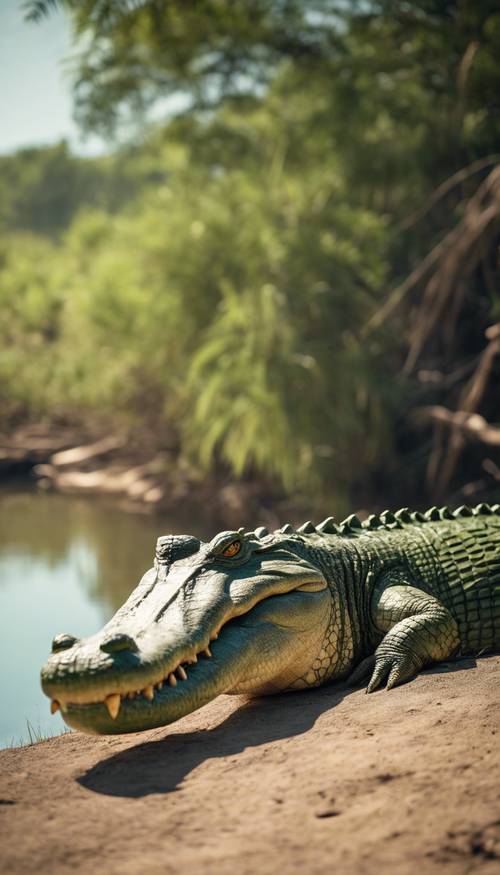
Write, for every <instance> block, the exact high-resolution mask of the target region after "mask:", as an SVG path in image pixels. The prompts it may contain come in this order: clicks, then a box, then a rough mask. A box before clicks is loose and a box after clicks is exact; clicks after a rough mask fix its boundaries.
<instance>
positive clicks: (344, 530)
mask: <svg viewBox="0 0 500 875" xmlns="http://www.w3.org/2000/svg"><path fill="white" fill-rule="evenodd" d="M362 528H363V526H362V523H361V520H360V519H359V517H357V516H356V514H355V513H351V514H350V516H348V517H346V518H345V520H342V522H341V523H340V532H341V534H343V535H349V534H359V533H360V532H361V530H362Z"/></svg>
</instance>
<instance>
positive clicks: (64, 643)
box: [52, 632, 78, 653]
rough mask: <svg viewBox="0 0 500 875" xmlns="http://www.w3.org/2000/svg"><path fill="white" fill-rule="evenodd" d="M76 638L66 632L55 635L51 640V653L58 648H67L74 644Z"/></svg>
mask: <svg viewBox="0 0 500 875" xmlns="http://www.w3.org/2000/svg"><path fill="white" fill-rule="evenodd" d="M77 641H78V638H75V636H74V635H69V634H68V633H67V632H62V633H61V635H56V637H55V638H53V640H52V653H57V652H58V650H68V648H69V647H73V644H76V642H77Z"/></svg>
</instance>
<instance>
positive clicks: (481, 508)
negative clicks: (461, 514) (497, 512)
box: [472, 501, 493, 516]
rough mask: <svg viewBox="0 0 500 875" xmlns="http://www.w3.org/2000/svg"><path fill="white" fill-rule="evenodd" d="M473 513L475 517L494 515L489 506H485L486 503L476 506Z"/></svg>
mask: <svg viewBox="0 0 500 875" xmlns="http://www.w3.org/2000/svg"><path fill="white" fill-rule="evenodd" d="M472 513H473V514H474V515H475V516H482V515H483V514H484V515H490V514H492V513H493V510H492V509H491V507H490V505H489V504H485V502H484V501H482V502H481V503H480V504H476V506H475V507H473V508H472Z"/></svg>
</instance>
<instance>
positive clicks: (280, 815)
mask: <svg viewBox="0 0 500 875" xmlns="http://www.w3.org/2000/svg"><path fill="white" fill-rule="evenodd" d="M499 694H500V656H492V657H488V658H484V659H479V660H477V662H475V661H474V660H465V661H462V662H457V663H449V664H446V665H444V666H438V667H436V668H435V669H433V670H432V671H429V672H426V673H425V674H422V675H420V677H418V678H417V679H416V680H415V681H413V682H412V683H411V684H407V685H406V686H403V687H399V688H397V689H395V690H392V691H391V692H390V693H385V692H378V693H375V694H373V695H371V696H367V695H365V694H364V692H363V691H361V690H360V691H355V692H352V691H347V690H339V688H334V687H330V688H322V689H319V690H315V691H312V692H302V693H296V694H291V695H288V696H280V697H276V698H268V699H260V700H254V701H252V702H246V701H245V700H243V699H241V698H230V697H221V698H220V699H218V700H217V701H215V702H213V703H211V704H210V705H208V706H206V707H205V708H203V709H201V710H200V711H198V712H196V713H195V714H192V715H190V716H189V717H186V718H184V719H183V720H181V721H179V722H178V723H177V724H174V725H173V726H171V727H168V728H165V729H156V730H154V731H151V732H147V733H142V734H139V735H128V736H117V737H110V738H94V737H91V736H85V735H81V734H80V733H71V734H68V735H65V736H62V737H60V738H56V739H52V740H50V741H46V742H42V743H41V744H37V745H35V746H33V747H25V748H19V749H14V750H4V751H1V752H0V775H1V777H0V831H1V832H0V842H1V848H2V850H1V857H0V860H1V862H0V869H1V872H2V875H10V873H16V875H17V873H35V872H36V873H43V875H45V873H48V875H49V873H50V875H63V873H72V875H74V873H102V875H115V873H116V875H118V873H120V875H136V873H147V875H160V873H161V875H170V873H175V875H187V873H189V875H198V873H207V875H208V873H210V875H211V873H214V875H215V873H216V875H226V873H227V875H229V873H230V875H235V873H237V875H247V873H248V875H250V873H251V875H268V873H269V875H270V873H273V875H275V873H279V875H283V873H286V875H289V873H299V872H300V873H301V875H304V873H305V875H309V873H311V875H314V873H329V875H330V873H340V875H351V873H377V875H387V873H391V875H392V873H394V875H406V873H408V875H409V873H411V875H414V873H418V875H426V873H437V872H439V873H440V875H457V873H469V872H471V873H476V872H477V873H482V875H483V873H484V875H490V873H491V875H493V873H495V875H498V873H499V872H500V744H499V741H500V695H499Z"/></svg>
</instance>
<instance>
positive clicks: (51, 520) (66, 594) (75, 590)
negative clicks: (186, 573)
mask: <svg viewBox="0 0 500 875" xmlns="http://www.w3.org/2000/svg"><path fill="white" fill-rule="evenodd" d="M185 531H189V532H190V533H192V534H195V535H197V536H198V537H207V536H211V535H212V534H213V532H212V531H210V532H207V531H206V530H204V526H203V525H202V524H201V523H198V524H197V523H194V524H193V520H192V519H191V518H190V520H189V523H187V521H183V520H181V519H179V518H178V519H177V520H176V521H173V520H171V519H168V518H159V517H149V516H143V515H135V514H127V513H124V512H123V511H121V510H119V509H118V508H116V507H114V506H110V505H109V504H107V503H105V502H102V501H98V500H95V499H86V498H81V497H70V496H64V495H57V494H52V493H49V494H39V493H35V492H32V491H26V490H18V491H12V490H10V491H8V492H6V491H4V492H0V665H1V666H2V669H1V679H0V701H1V702H2V709H1V712H0V745H1V746H4V745H6V744H12V743H15V744H18V743H19V742H20V739H21V738H22V739H24V740H27V725H26V721H27V720H29V721H30V724H31V725H32V726H33V727H34V728H35V730H36V731H40V732H41V733H43V734H44V735H46V734H49V733H50V734H53V733H58V732H60V731H61V730H62V728H63V723H62V720H61V718H60V716H59V715H56V716H55V717H53V718H51V717H50V716H49V715H48V700H47V699H46V698H45V696H43V694H42V693H41V690H40V686H39V680H38V673H39V670H40V666H41V664H42V662H43V661H44V659H45V658H46V656H47V654H48V652H49V649H50V642H51V640H52V638H53V636H54V635H55V634H57V633H58V632H66V631H67V632H71V633H72V634H74V635H76V636H77V637H81V636H85V635H89V634H91V633H92V632H95V631H96V630H97V629H98V628H99V627H100V626H102V624H103V623H104V622H106V620H108V619H109V617H110V616H111V614H112V613H114V611H115V610H116V609H117V608H118V607H119V606H120V605H121V604H122V603H123V601H124V600H125V599H126V597H127V596H128V594H129V592H130V591H131V589H132V588H133V587H134V586H135V585H136V583H137V582H138V580H139V578H140V577H141V575H142V574H143V573H144V571H146V570H147V568H149V567H150V566H151V564H152V560H153V554H154V544H155V540H156V538H157V536H158V535H159V534H165V533H166V532H174V533H179V532H185Z"/></svg>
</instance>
